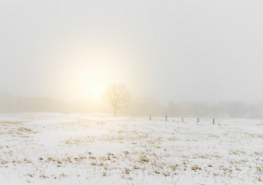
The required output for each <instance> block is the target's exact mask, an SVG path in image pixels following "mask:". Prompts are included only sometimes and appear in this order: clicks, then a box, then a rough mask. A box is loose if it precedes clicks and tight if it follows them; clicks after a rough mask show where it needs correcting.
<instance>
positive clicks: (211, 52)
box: [0, 0, 263, 116]
mask: <svg viewBox="0 0 263 185" xmlns="http://www.w3.org/2000/svg"><path fill="white" fill-rule="evenodd" d="M262 5H263V3H262V1H253V2H248V1H225V0H223V1H168V0H167V1H166V0H165V1H129V2H123V1H119V0H113V1H110V2H109V1H104V0H99V1H69V0H64V1H45V2H44V1H32V0H25V1H18V0H11V1H1V2H0V43H1V44H0V75H1V76H0V89H1V90H2V92H7V94H10V95H11V96H12V97H10V101H9V102H8V100H9V98H5V97H4V96H5V95H1V101H2V102H1V105H4V104H5V105H6V106H0V110H2V111H27V110H28V111H38V110H39V111H65V112H66V111H71V110H72V111H78V110H80V111H87V112H89V111H91V112H94V111H97V112H105V111H106V112H107V111H108V110H105V109H108V108H107V107H106V108H105V104H103V102H102V101H101V96H102V94H103V93H104V91H105V89H106V87H107V86H108V85H110V84H112V83H120V84H125V85H126V87H127V88H128V89H129V90H130V92H131V94H132V97H133V101H132V103H133V104H136V105H131V107H130V110H128V108H127V109H126V110H123V111H124V112H123V113H127V114H135V113H134V111H133V110H131V109H132V107H133V106H137V104H140V103H142V102H146V104H147V102H148V101H149V99H150V101H151V102H152V104H154V105H156V104H160V105H162V107H166V108H167V106H168V104H169V102H173V103H175V105H176V104H177V106H179V105H181V104H182V103H183V102H188V103H184V107H186V105H188V104H190V105H191V106H194V107H198V105H197V104H198V103H199V102H205V103H201V104H202V105H203V106H205V107H208V106H210V104H217V105H218V104H224V106H226V107H228V109H231V110H228V112H227V111H225V112H227V113H226V114H228V113H229V112H231V111H232V112H238V111H240V110H238V109H241V110H243V109H244V111H245V113H246V114H247V115H252V114H255V115H258V114H261V113H258V112H259V109H258V108H256V107H258V106H259V105H260V102H262V100H263V97H262V94H263V86H262V79H263V77H262V69H263V65H262V59H263V53H262V49H263V44H262V43H263V35H262V34H263V33H262V28H263V25H262V23H261V22H262V21H261V17H262V16H263V13H262V12H263V11H262V7H263V6H262ZM2 94H3V93H2ZM8 96H9V95H8ZM45 97H49V98H48V100H47V101H45ZM65 102H67V103H66V104H72V102H81V103H73V104H74V106H73V108H72V107H71V106H70V107H71V108H70V109H69V108H67V106H64V105H65ZM84 102H86V103H87V104H86V105H84ZM224 102H225V103H224ZM227 102H229V103H230V104H234V105H233V106H228V105H229V103H227ZM78 104H81V105H78ZM95 104H96V106H95ZM53 105H54V106H53ZM92 105H94V106H92ZM238 105H240V106H238ZM156 106H157V105H156ZM250 106H252V108H253V110H252V109H250V108H249V107H250ZM74 107H75V108H74ZM92 107H93V108H92ZM139 107H141V108H140V109H139V111H138V112H137V113H136V114H140V113H141V114H148V112H147V111H145V108H144V107H143V106H139ZM153 107H154V108H153V109H159V110H158V111H157V112H158V114H164V113H166V114H168V113H169V112H167V111H164V110H163V108H161V107H159V108H155V106H153ZM212 107H213V108H212V109H213V110H211V111H212V112H213V111H215V112H218V111H216V110H215V109H217V108H215V107H214V106H212ZM216 107H218V106H216ZM134 109H137V108H134ZM180 109H185V108H183V107H181V108H180ZM200 109H203V108H200ZM137 110H138V109H137ZM254 110H255V111H256V112H254ZM125 111H126V112H125ZM260 111H261V112H262V109H260ZM150 112H151V111H149V113H150ZM186 112H187V114H188V115H190V114H193V113H190V112H192V110H191V111H188V110H186ZM225 112H224V111H223V113H222V114H225ZM152 114H155V113H154V111H153V113H152ZM172 114H176V115H181V114H180V113H178V111H177V112H176V111H172ZM182 114H183V113H182ZM209 114H210V113H209V111H208V112H207V115H209ZM218 114H221V113H218ZM230 114H231V113H230ZM233 114H235V113H233ZM238 116H242V114H240V115H238ZM243 116H244V115H243Z"/></svg>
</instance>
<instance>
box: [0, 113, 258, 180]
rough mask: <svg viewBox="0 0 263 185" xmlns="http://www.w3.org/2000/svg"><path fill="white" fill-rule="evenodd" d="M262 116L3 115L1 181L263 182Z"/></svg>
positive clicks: (0, 127) (0, 144) (0, 130)
mask: <svg viewBox="0 0 263 185" xmlns="http://www.w3.org/2000/svg"><path fill="white" fill-rule="evenodd" d="M262 172H263V122H261V121H260V120H245V119H220V120H216V124H215V125H212V120H211V119H201V120H200V122H199V123H198V124H197V122H196V119H190V118H188V119H185V122H184V123H182V122H181V121H180V118H170V119H168V121H167V122H166V121H165V120H164V118H153V120H152V121H149V120H148V118H147V117H116V118H113V117H111V116H105V115H67V114H48V113H23V114H2V115H0V184H1V185H24V184H36V185H39V184H40V185H82V184H83V185H84V184H85V185H95V184H98V185H100V184H103V185H104V184H105V185H106V184H112V185H123V184H124V185H144V184H149V185H161V184H165V185H170V184H171V185H172V184H173V185H192V184H196V185H197V184H199V185H201V184H202V185H212V184H227V185H228V184H244V185H245V184H247V185H253V184H256V185H258V184H263V174H262Z"/></svg>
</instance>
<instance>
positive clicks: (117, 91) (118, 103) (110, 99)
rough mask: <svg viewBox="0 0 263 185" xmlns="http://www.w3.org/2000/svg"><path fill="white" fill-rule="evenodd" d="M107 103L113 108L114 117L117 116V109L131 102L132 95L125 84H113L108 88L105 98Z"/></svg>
mask: <svg viewBox="0 0 263 185" xmlns="http://www.w3.org/2000/svg"><path fill="white" fill-rule="evenodd" d="M103 99H104V101H105V102H106V103H109V104H110V105H111V107H112V108H113V115H114V116H116V111H117V109H120V108H122V107H124V106H127V104H128V103H129V102H130V101H131V94H130V92H129V91H128V90H127V89H126V87H125V85H123V84H112V85H110V86H108V87H107V90H106V92H105V94H104V96H103Z"/></svg>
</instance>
